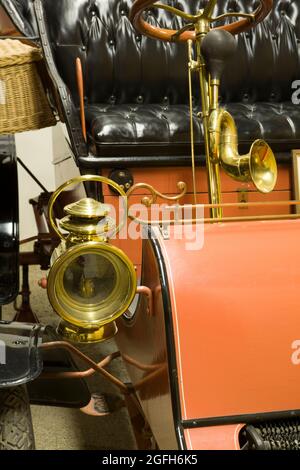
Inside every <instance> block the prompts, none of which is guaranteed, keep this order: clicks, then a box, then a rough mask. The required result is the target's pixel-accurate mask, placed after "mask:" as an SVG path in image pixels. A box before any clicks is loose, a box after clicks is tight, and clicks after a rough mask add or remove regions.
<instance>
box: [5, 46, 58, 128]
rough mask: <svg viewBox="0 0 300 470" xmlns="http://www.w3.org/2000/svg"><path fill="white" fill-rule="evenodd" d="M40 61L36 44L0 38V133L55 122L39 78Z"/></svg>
mask: <svg viewBox="0 0 300 470" xmlns="http://www.w3.org/2000/svg"><path fill="white" fill-rule="evenodd" d="M42 60H43V58H42V54H41V52H40V50H39V49H38V48H36V47H33V46H29V45H27V44H23V43H22V42H20V41H17V40H12V39H4V40H0V134H14V133H16V132H23V131H29V130H34V129H41V128H43V127H49V126H54V125H55V124H56V119H55V117H54V114H53V112H52V109H51V107H50V104H49V102H48V98H47V95H46V92H45V89H44V87H43V84H42V80H41V75H40V68H41V64H42V62H41V61H42Z"/></svg>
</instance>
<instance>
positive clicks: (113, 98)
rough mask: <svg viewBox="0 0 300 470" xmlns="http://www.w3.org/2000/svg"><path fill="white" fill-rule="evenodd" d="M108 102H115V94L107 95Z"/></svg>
mask: <svg viewBox="0 0 300 470" xmlns="http://www.w3.org/2000/svg"><path fill="white" fill-rule="evenodd" d="M109 102H110V104H115V102H116V97H115V95H111V96H110V97H109Z"/></svg>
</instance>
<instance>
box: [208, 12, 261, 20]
mask: <svg viewBox="0 0 300 470" xmlns="http://www.w3.org/2000/svg"><path fill="white" fill-rule="evenodd" d="M230 17H236V18H247V19H249V21H255V14H254V13H242V12H239V13H235V12H230V13H224V14H223V15H219V16H216V17H215V18H211V19H210V23H215V22H216V21H221V20H224V19H226V18H230Z"/></svg>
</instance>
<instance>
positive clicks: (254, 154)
mask: <svg viewBox="0 0 300 470" xmlns="http://www.w3.org/2000/svg"><path fill="white" fill-rule="evenodd" d="M208 127H209V145H210V154H211V159H212V161H213V162H215V163H220V164H221V166H222V168H223V169H224V171H225V172H226V173H227V175H229V176H231V177H232V178H234V179H235V180H237V181H243V182H250V181H252V182H253V183H254V185H255V186H256V188H257V189H258V190H259V191H261V192H263V193H269V192H271V191H273V189H274V187H275V184H276V181H277V165H276V160H275V156H274V154H273V152H272V150H271V148H270V147H269V145H268V144H267V143H266V142H265V141H264V140H261V139H258V140H255V141H254V142H253V144H252V146H251V148H250V151H249V153H247V154H245V155H239V152H238V133H237V128H236V125H235V122H234V119H233V117H232V116H231V114H230V113H229V112H228V111H226V109H224V108H217V109H213V110H212V112H211V114H210V118H209V126H208Z"/></svg>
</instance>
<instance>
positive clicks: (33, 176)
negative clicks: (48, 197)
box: [17, 157, 49, 194]
mask: <svg viewBox="0 0 300 470" xmlns="http://www.w3.org/2000/svg"><path fill="white" fill-rule="evenodd" d="M17 161H18V163H20V165H21V167H22V168H24V170H25V171H26V172H27V173H28V174H29V176H30V177H31V178H32V179H33V181H35V182H36V184H37V185H38V186H39V187H40V188H41V189H42V190H43V191H44V193H48V194H49V191H48V190H47V189H46V188H45V186H44V185H43V184H42V183H41V182H40V181H39V180H38V179H37V177H36V176H35V175H34V174H33V173H32V172H31V171H30V170H29V168H28V167H27V166H26V165H25V163H23V162H22V160H21V159H20V158H19V157H17Z"/></svg>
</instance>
